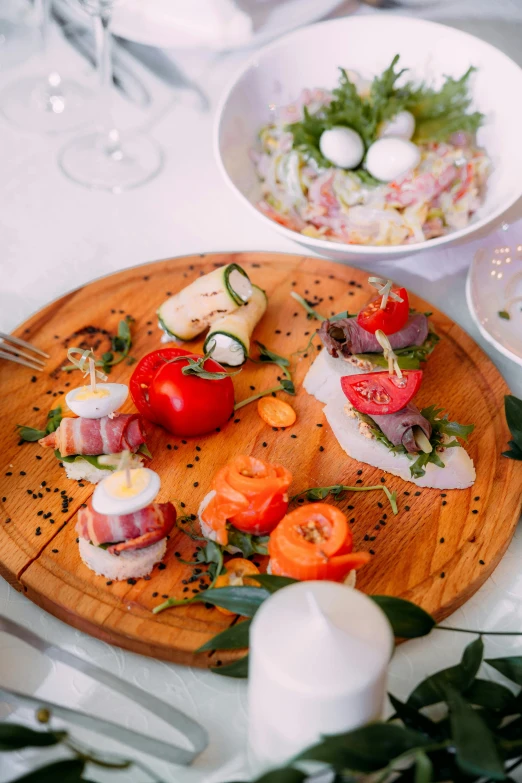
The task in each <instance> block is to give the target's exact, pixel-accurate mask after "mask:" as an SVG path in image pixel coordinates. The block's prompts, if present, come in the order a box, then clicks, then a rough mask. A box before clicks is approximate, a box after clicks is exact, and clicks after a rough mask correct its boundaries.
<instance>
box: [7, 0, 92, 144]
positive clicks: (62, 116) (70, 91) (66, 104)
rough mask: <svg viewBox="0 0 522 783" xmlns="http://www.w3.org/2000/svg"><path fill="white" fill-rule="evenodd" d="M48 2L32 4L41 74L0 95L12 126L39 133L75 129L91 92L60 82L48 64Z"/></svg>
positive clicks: (38, 0)
mask: <svg viewBox="0 0 522 783" xmlns="http://www.w3.org/2000/svg"><path fill="white" fill-rule="evenodd" d="M51 5H52V0H34V6H35V8H34V12H35V15H36V18H37V19H38V21H39V27H40V46H41V59H42V62H43V65H44V68H43V69H42V70H44V74H45V75H38V76H28V77H25V78H23V79H19V80H18V81H16V82H13V83H12V84H9V85H8V86H7V87H5V88H4V89H3V90H2V91H1V92H0V110H1V111H2V112H3V114H4V115H5V117H6V118H7V119H8V120H9V121H10V122H12V123H13V124H14V125H18V126H19V127H22V128H24V129H26V130H33V131H37V132H40V133H60V132H64V131H69V130H72V129H74V128H77V127H78V126H79V125H81V124H82V123H84V122H85V121H86V119H87V116H88V104H89V102H88V99H89V98H90V97H91V92H90V90H88V89H87V88H86V87H84V86H83V85H82V84H79V83H78V82H76V81H73V80H72V79H62V77H61V76H60V74H59V73H58V71H57V70H56V69H55V68H54V67H53V66H52V63H51V62H50V56H49V55H50V53H49V38H50V33H51Z"/></svg>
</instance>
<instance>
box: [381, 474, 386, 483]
mask: <svg viewBox="0 0 522 783" xmlns="http://www.w3.org/2000/svg"><path fill="white" fill-rule="evenodd" d="M381 484H386V479H385V478H384V476H381Z"/></svg>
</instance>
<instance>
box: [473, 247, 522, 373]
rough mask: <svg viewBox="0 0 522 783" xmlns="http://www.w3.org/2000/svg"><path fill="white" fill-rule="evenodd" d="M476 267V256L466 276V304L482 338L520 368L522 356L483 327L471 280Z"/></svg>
mask: <svg viewBox="0 0 522 783" xmlns="http://www.w3.org/2000/svg"><path fill="white" fill-rule="evenodd" d="M475 265H476V262H475V256H474V257H473V260H472V262H471V264H470V265H469V269H468V274H467V275H466V303H467V305H468V310H469V312H470V314H471V317H472V319H473V322H474V324H475V326H476V327H477V329H478V330H479V332H480V334H481V335H482V337H483V338H484V340H486V341H487V342H488V343H489V344H490V345H492V346H493V347H494V348H496V349H497V351H499V352H500V353H501V354H502V355H503V356H506V357H507V358H508V359H511V361H512V362H515V364H518V365H519V367H522V356H520V355H519V354H517V353H513V351H510V350H509V348H506V347H505V345H503V344H502V343H501V342H500V341H499V340H497V339H496V337H493V335H492V334H491V332H489V331H488V330H487V329H486V327H485V326H483V325H482V324H481V322H480V318H479V316H478V313H477V310H476V308H475V302H474V301H473V294H472V293H471V278H472V277H473V274H474V271H475Z"/></svg>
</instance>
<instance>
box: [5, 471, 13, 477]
mask: <svg viewBox="0 0 522 783" xmlns="http://www.w3.org/2000/svg"><path fill="white" fill-rule="evenodd" d="M5 475H6V476H12V475H13V474H12V472H11V471H10V470H9V471H8V472H7V473H6V474H5Z"/></svg>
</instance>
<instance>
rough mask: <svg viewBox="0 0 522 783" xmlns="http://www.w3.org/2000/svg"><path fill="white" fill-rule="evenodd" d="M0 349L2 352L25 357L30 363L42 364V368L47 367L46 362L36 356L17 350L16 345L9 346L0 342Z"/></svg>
mask: <svg viewBox="0 0 522 783" xmlns="http://www.w3.org/2000/svg"><path fill="white" fill-rule="evenodd" d="M0 348H1V349H2V351H7V353H12V354H14V355H15V356H23V357H24V358H25V359H29V361H31V362H34V363H35V364H41V366H42V367H44V366H45V362H43V361H42V360H41V359H37V358H36V356H31V354H29V353H26V352H25V351H22V349H21V348H15V347H14V345H8V343H5V342H0Z"/></svg>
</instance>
